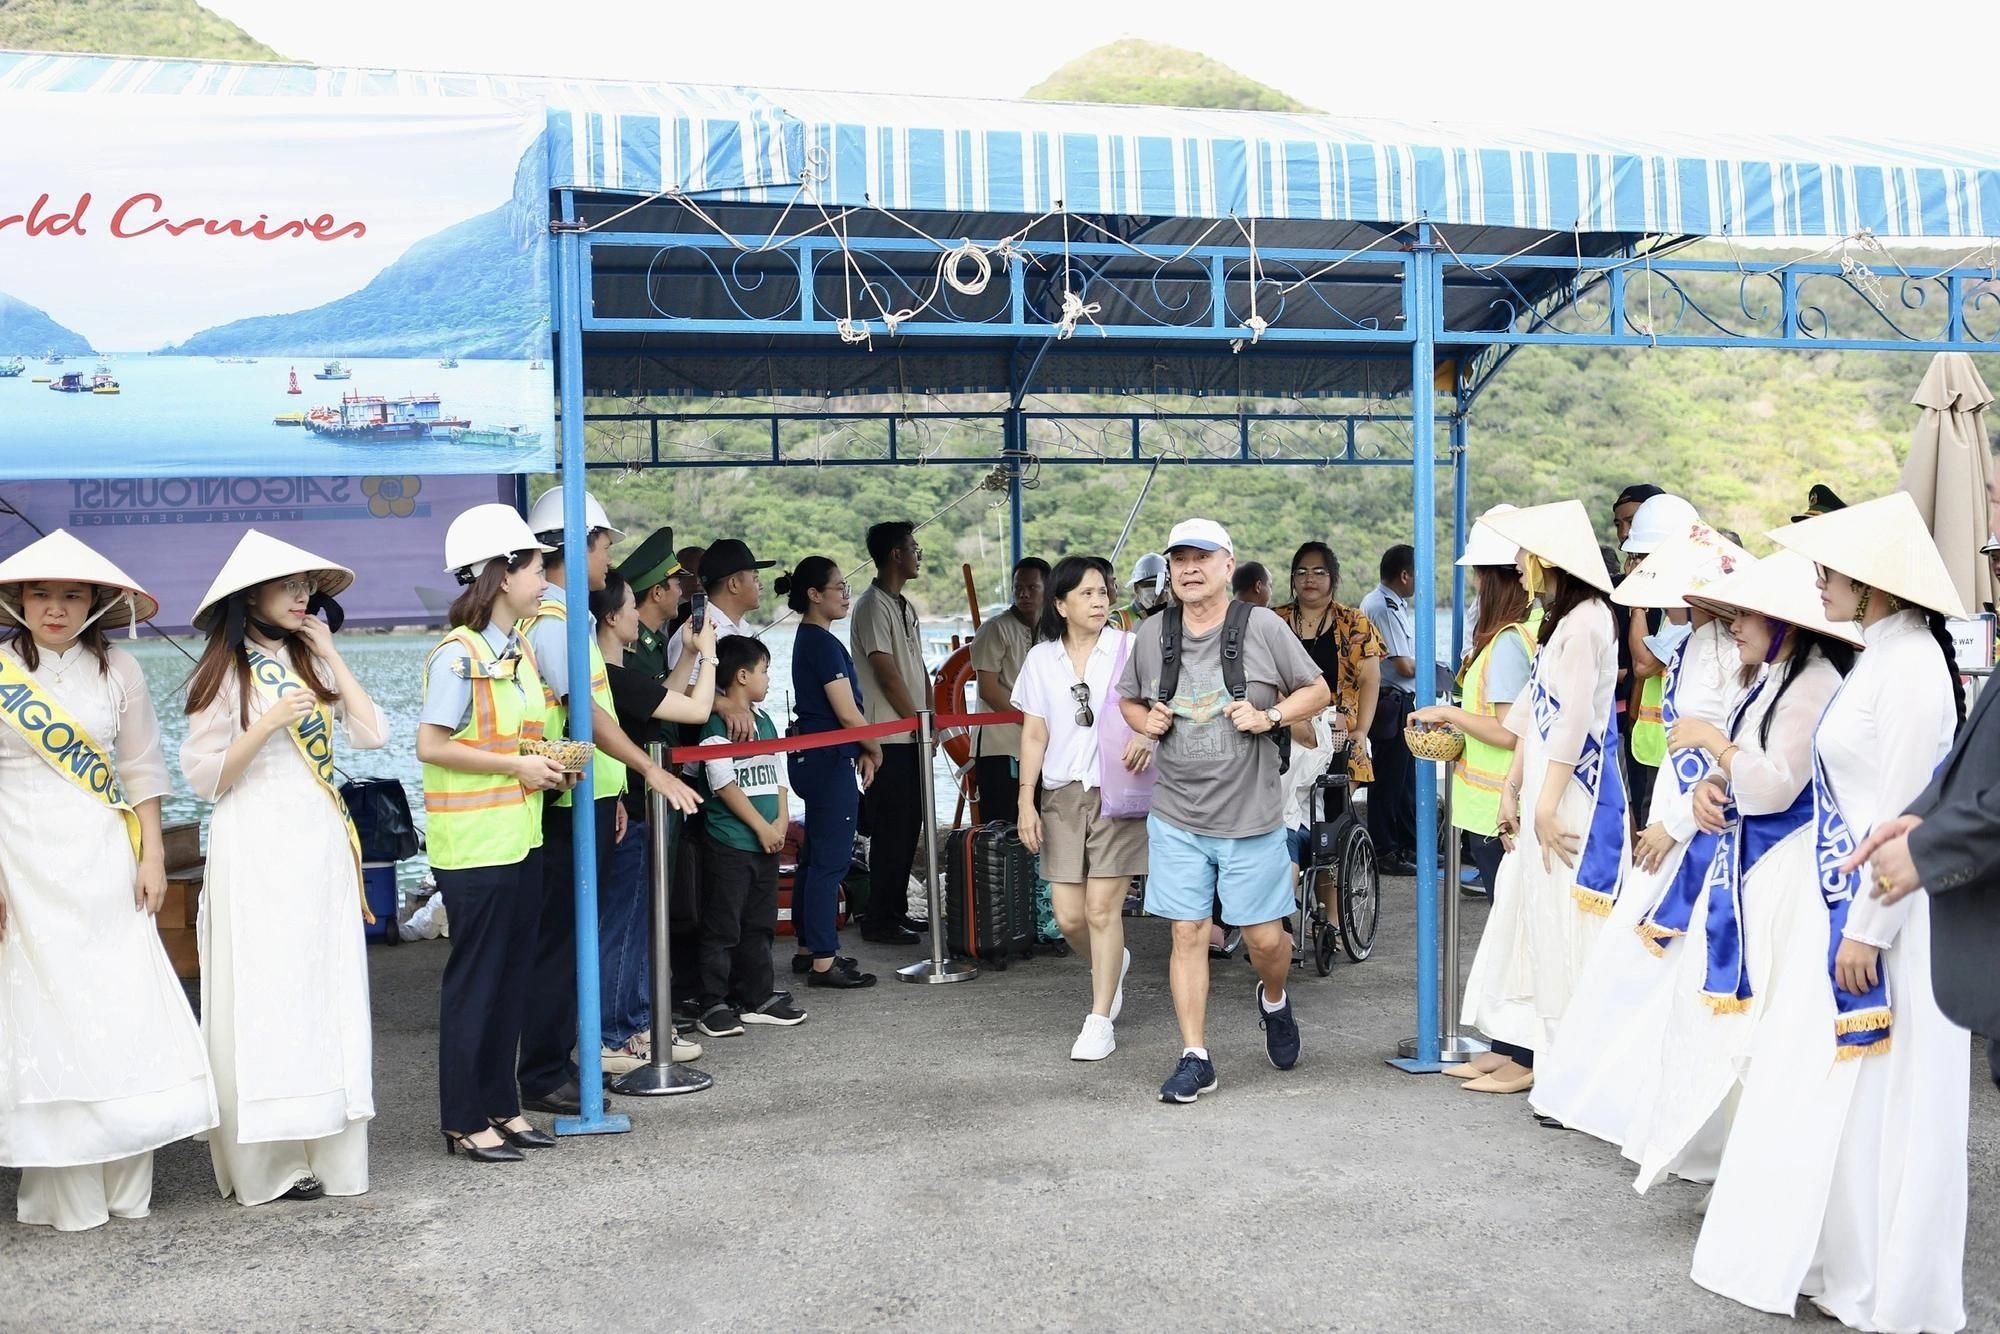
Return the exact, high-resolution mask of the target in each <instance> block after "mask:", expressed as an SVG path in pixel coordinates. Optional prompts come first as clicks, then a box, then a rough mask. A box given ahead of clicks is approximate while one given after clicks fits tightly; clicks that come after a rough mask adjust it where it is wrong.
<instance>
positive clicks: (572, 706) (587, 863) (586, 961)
mask: <svg viewBox="0 0 2000 1334" xmlns="http://www.w3.org/2000/svg"><path fill="white" fill-rule="evenodd" d="M562 215H563V222H564V223H565V224H570V223H573V222H574V221H575V218H576V212H575V206H574V201H573V199H572V197H571V195H570V193H569V192H568V191H567V190H565V191H564V192H563V196H562ZM588 263H589V258H588V255H587V252H586V251H585V249H584V245H583V237H582V236H581V235H580V234H578V233H577V232H576V231H574V230H573V229H571V228H570V227H569V226H567V225H565V226H564V227H563V228H562V229H561V230H559V231H558V232H557V233H556V266H557V269H558V271H559V274H560V277H559V278H558V281H557V311H556V327H557V328H558V329H559V330H560V331H561V335H562V346H561V348H560V349H559V350H558V353H557V361H556V372H557V375H558V376H559V377H560V379H561V389H562V463H561V471H562V481H563V581H564V584H563V591H564V594H565V596H566V598H567V600H568V604H569V616H568V618H567V620H566V621H565V622H564V624H565V626H566V627H567V629H568V640H569V642H568V650H569V682H570V688H569V734H570V736H571V737H573V738H575V739H576V740H578V741H588V740H590V739H591V732H592V728H591V695H590V611H589V603H590V556H589V549H590V548H589V544H588V543H589V533H590V529H589V527H588V525H587V524H586V523H585V522H584V517H583V496H584V482H585V474H584V466H583V435H584V421H583V293H584V291H585V290H587V287H588V284H589V282H590V275H589V273H588V272H587V269H586V266H587V265H588ZM594 798H595V792H594V791H593V787H592V783H591V766H590V765H585V766H584V768H583V775H582V777H581V778H579V779H578V781H577V785H576V786H575V787H574V788H572V789H571V812H570V813H571V815H572V816H573V817H574V824H573V825H572V837H573V839H574V841H575V845H576V846H575V849H574V861H573V863H572V865H573V868H574V872H575V878H576V1035H577V1037H576V1057H577V1061H576V1063H577V1072H578V1073H577V1087H578V1089H579V1090H580V1091H581V1095H582V1096H581V1098H580V1100H579V1101H580V1103H581V1112H582V1114H581V1115H579V1116H560V1117H557V1118H556V1133H557V1134H558V1135H616V1134H621V1133H623V1132H625V1131H628V1130H630V1129H631V1128H632V1118H631V1117H629V1116H607V1115H606V1114H605V1111H604V1061H603V1050H604V1044H603V1040H602V1037H603V1027H604V1025H603V1015H602V1013H601V1008H600V1003H599V999H598V977H597V807H596V802H595V800H594Z"/></svg>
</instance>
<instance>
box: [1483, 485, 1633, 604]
mask: <svg viewBox="0 0 2000 1334" xmlns="http://www.w3.org/2000/svg"><path fill="white" fill-rule="evenodd" d="M1480 522H1481V523H1483V524H1485V525H1486V526H1487V527H1488V528H1490V529H1492V530H1493V531H1494V532H1496V533H1498V534H1499V535H1500V536H1502V537H1504V538H1506V539H1507V540H1508V541H1510V542H1512V543H1513V544H1514V545H1515V546H1517V547H1520V548H1521V549H1522V550H1523V551H1526V552H1529V553H1531V554H1533V555H1536V556H1539V557H1541V558H1542V561H1543V563H1544V564H1548V565H1556V566H1560V567H1561V568H1562V569H1564V570H1566V571H1567V572H1569V573H1570V574H1572V575H1574V576H1576V577H1577V578H1578V579H1581V580H1583V582H1585V583H1586V584H1589V585H1590V586H1591V587H1592V588H1595V589H1598V590H1600V591H1602V592H1605V593H1609V592H1610V591H1611V575H1610V573H1609V572H1608V571H1606V570H1605V568H1604V556H1603V553H1601V552H1600V551H1598V549H1597V533H1596V532H1595V531H1594V530H1593V529H1592V528H1591V526H1590V513H1589V511H1587V510H1585V509H1584V507H1583V502H1582V501H1581V500H1558V501H1555V502H1554V503H1552V504H1548V505H1530V506H1528V507H1527V508H1526V509H1519V510H1509V511H1507V512H1506V513H1495V512H1494V511H1492V510H1488V511H1487V512H1486V513H1485V515H1483V516H1482V517H1481V519H1480Z"/></svg>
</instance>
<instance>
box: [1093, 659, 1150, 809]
mask: <svg viewBox="0 0 2000 1334" xmlns="http://www.w3.org/2000/svg"><path fill="white" fill-rule="evenodd" d="M1131 647H1132V636H1131V635H1130V634H1127V635H1125V637H1124V639H1123V640H1122V641H1121V642H1120V643H1119V645H1118V661H1117V663H1116V664H1115V665H1114V666H1113V667H1112V669H1111V689H1110V690H1108V691H1106V692H1105V696H1104V707H1102V708H1100V709H1099V710H1098V711H1097V790H1098V809H1099V810H1100V811H1102V812H1103V814H1104V816H1105V818H1107V819H1111V820H1136V819H1140V818H1142V817H1144V816H1145V815H1147V814H1149V813H1151V811H1152V809H1153V768H1152V766H1151V765H1148V766H1147V767H1146V769H1145V771H1144V772H1143V773H1136V774H1135V773H1132V772H1131V771H1130V770H1128V769H1126V767H1125V747H1126V746H1127V745H1129V744H1131V741H1132V738H1133V737H1134V736H1135V735H1137V733H1135V732H1133V730H1132V729H1131V728H1130V727H1128V726H1126V725H1125V715H1124V714H1123V713H1121V712H1120V711H1119V708H1118V678H1119V677H1120V676H1122V675H1123V674H1124V672H1125V655H1126V652H1127V651H1128V650H1129V649H1130V648H1131Z"/></svg>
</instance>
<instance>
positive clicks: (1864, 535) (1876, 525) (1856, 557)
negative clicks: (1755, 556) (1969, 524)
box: [1770, 491, 1965, 619]
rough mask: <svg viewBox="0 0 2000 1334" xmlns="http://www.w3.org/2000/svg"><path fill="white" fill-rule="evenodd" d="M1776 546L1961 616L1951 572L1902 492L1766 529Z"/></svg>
mask: <svg viewBox="0 0 2000 1334" xmlns="http://www.w3.org/2000/svg"><path fill="white" fill-rule="evenodd" d="M1770 538H1771V540H1772V541H1773V542H1776V543H1777V544H1778V545H1779V546H1781V547H1784V548H1786V549H1787V550H1790V551H1796V552H1798V553H1799V554H1800V555H1801V556H1804V557H1805V558H1806V559H1807V560H1809V561H1812V562H1813V563H1815V564H1817V565H1824V566H1825V567H1826V568H1827V569H1829V570H1837V571H1839V572H1840V573H1841V574H1844V575H1846V576H1847V577H1848V578H1850V579H1852V580H1854V581H1855V582H1856V583H1861V584H1866V585H1868V586H1869V587H1870V588H1879V589H1881V590H1882V591H1883V592H1884V593H1889V594H1892V595H1894V596H1896V597H1899V598H1901V599H1902V600H1903V601H1905V602H1908V603H1911V604H1912V605H1914V606H1918V607H1924V608H1927V609H1929V610H1931V611H1935V612H1942V613H1943V614H1944V615H1946V616H1953V617H1958V618H1961V619H1962V618H1963V617H1964V616H1965V604H1964V603H1963V602H1961V601H1959V597H1958V589H1957V587H1956V586H1955V585H1954V584H1953V583H1952V579H1951V571H1949V570H1947V569H1945V566H1944V559H1943V558H1942V557H1940V556H1939V555H1938V549H1937V543H1936V542H1934V541H1932V540H1931V531H1930V529H1928V528H1926V527H1925V526H1924V519H1923V516H1922V515H1921V514H1919V513H1918V512H1917V502H1916V501H1914V500H1912V499H1910V497H1909V494H1908V493H1907V492H1904V491H1892V492H1890V493H1889V494H1888V495H1886V496H1883V497H1882V498H1881V499H1879V500H1868V501H1863V502H1862V503H1861V504H1859V505H1849V506H1848V507H1847V508H1846V509H1842V510H1834V511H1833V512H1831V513H1829V514H1821V515H1818V516H1816V517H1814V518H1811V519H1806V520H1804V521H1802V522H1800V523H1794V524H1787V525H1786V526H1785V527H1783V528H1774V529H1772V530H1771V533H1770Z"/></svg>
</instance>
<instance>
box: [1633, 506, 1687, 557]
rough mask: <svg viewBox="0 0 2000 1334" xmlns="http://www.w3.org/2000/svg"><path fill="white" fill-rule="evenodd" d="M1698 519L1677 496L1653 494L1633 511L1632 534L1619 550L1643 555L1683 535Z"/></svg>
mask: <svg viewBox="0 0 2000 1334" xmlns="http://www.w3.org/2000/svg"><path fill="white" fill-rule="evenodd" d="M1700 522H1701V515H1699V514H1697V513H1696V512H1695V508H1694V506H1692V505H1690V504H1688V502H1687V501H1685V500H1682V499H1681V498H1680V497H1679V496H1670V495H1665V494H1661V495H1657V496H1653V497H1652V498H1650V499H1649V500H1647V501H1646V503H1645V504H1643V505H1641V506H1639V508H1638V510H1636V511H1635V512H1634V513H1633V515H1632V531H1631V535H1630V536H1628V537H1627V538H1626V539H1625V545H1624V546H1622V547H1621V548H1619V549H1620V550H1621V551H1626V552H1630V553H1632V554H1634V555H1640V556H1643V555H1645V554H1646V553H1647V552H1649V551H1651V550H1652V549H1653V548H1654V547H1657V546H1659V545H1660V544H1661V543H1662V542H1665V541H1666V540H1667V539H1669V538H1673V537H1683V536H1685V535H1686V534H1687V533H1688V531H1689V530H1690V529H1692V528H1693V527H1694V526H1695V525H1696V524H1698V523H1700Z"/></svg>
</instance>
